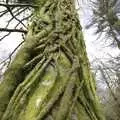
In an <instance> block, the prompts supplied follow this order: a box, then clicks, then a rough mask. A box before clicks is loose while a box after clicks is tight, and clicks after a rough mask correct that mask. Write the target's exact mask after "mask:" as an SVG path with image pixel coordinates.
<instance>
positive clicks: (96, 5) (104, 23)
mask: <svg viewBox="0 0 120 120" xmlns="http://www.w3.org/2000/svg"><path fill="white" fill-rule="evenodd" d="M91 11H92V13H93V14H92V16H91V19H90V21H89V24H88V25H87V26H86V28H90V27H95V28H96V32H95V34H99V38H100V37H101V35H103V34H104V38H105V39H109V40H110V39H112V41H110V42H112V43H111V44H112V45H113V44H114V45H116V44H117V45H118V48H119V47H120V40H119V38H120V20H119V18H120V1H119V0H109V1H108V0H96V1H94V2H91Z"/></svg>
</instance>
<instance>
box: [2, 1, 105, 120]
mask: <svg viewBox="0 0 120 120" xmlns="http://www.w3.org/2000/svg"><path fill="white" fill-rule="evenodd" d="M35 4H37V5H39V8H37V9H35V11H34V16H33V18H32V24H31V25H30V26H29V32H28V34H27V36H26V41H25V43H24V45H23V46H22V47H21V49H20V50H19V51H18V53H17V55H16V57H15V58H14V60H13V61H12V63H11V65H10V66H9V68H8V70H7V71H6V72H5V74H4V78H3V81H2V82H1V83H0V119H1V120H104V116H103V114H102V113H101V108H100V106H99V100H98V97H97V96H96V90H95V80H94V79H93V76H92V74H91V72H90V65H89V61H88V58H87V54H86V48H85V43H84V39H83V35H82V29H81V26H80V23H79V20H78V16H77V13H76V10H75V5H74V2H73V0H36V1H35Z"/></svg>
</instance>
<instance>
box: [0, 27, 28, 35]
mask: <svg viewBox="0 0 120 120" xmlns="http://www.w3.org/2000/svg"><path fill="white" fill-rule="evenodd" d="M0 31H1V32H20V33H25V34H26V33H27V31H26V30H23V29H8V28H0Z"/></svg>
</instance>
